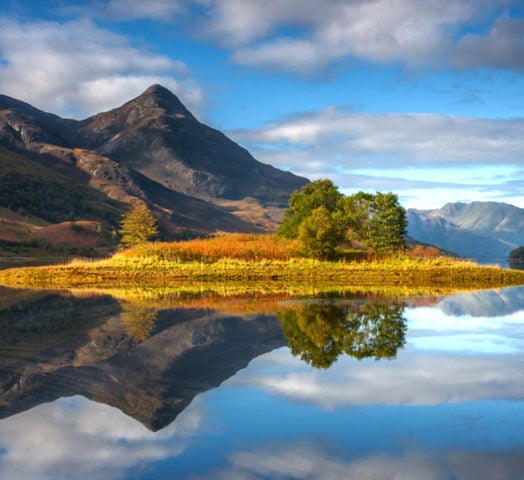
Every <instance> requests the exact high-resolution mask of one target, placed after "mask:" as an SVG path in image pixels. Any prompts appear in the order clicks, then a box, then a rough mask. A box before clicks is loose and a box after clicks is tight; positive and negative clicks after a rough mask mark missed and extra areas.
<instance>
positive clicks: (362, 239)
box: [344, 192, 408, 254]
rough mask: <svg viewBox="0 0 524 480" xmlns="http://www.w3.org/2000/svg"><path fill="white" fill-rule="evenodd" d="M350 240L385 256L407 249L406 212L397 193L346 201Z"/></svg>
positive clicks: (352, 196)
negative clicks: (391, 252)
mask: <svg viewBox="0 0 524 480" xmlns="http://www.w3.org/2000/svg"><path fill="white" fill-rule="evenodd" d="M344 216H345V222H346V225H347V228H348V231H347V237H348V239H349V240H352V241H357V242H359V243H360V244H361V245H362V246H364V247H367V248H370V249H372V250H374V251H375V252H377V253H379V254H382V253H386V252H390V251H394V250H398V249H400V248H402V247H404V246H405V239H404V237H405V235H406V229H407V225H408V224H407V219H406V211H405V210H404V208H403V207H402V206H401V205H400V204H399V202H398V197H397V196H396V195H395V194H393V193H381V192H377V193H376V194H375V195H372V194H369V193H364V192H359V193H356V194H355V195H351V196H349V197H346V198H345V199H344Z"/></svg>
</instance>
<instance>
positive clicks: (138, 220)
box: [119, 203, 158, 247]
mask: <svg viewBox="0 0 524 480" xmlns="http://www.w3.org/2000/svg"><path fill="white" fill-rule="evenodd" d="M119 233H120V235H121V239H120V244H121V245H123V246H125V247H131V246H133V245H137V244H138V243H141V242H147V241H148V240H153V239H154V238H156V236H157V235H158V227H157V224H156V220H155V217H154V216H153V213H152V212H151V210H149V208H148V207H147V205H146V204H144V203H135V204H133V205H132V207H131V209H130V210H129V211H128V212H127V213H126V214H125V215H124V216H123V217H122V222H121V228H120V232H119Z"/></svg>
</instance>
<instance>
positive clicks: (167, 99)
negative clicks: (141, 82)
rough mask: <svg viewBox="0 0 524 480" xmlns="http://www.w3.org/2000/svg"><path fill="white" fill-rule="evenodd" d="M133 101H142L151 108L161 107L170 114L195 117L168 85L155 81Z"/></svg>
mask: <svg viewBox="0 0 524 480" xmlns="http://www.w3.org/2000/svg"><path fill="white" fill-rule="evenodd" d="M132 102H133V103H136V102H140V103H143V104H144V106H146V107H149V108H160V109H162V110H165V112H166V113H168V114H170V115H175V116H176V117H179V118H180V117H185V118H191V119H193V118H194V117H193V115H192V113H191V112H190V111H189V110H188V109H187V108H186V107H185V106H184V104H183V103H182V102H181V101H180V100H179V98H178V97H177V96H176V95H175V94H174V93H173V92H171V91H170V90H168V89H167V88H166V87H163V86H162V85H159V84H158V83H155V84H153V85H151V86H150V87H149V88H147V90H145V91H144V93H142V94H141V95H140V96H138V97H137V98H135V99H134V100H132Z"/></svg>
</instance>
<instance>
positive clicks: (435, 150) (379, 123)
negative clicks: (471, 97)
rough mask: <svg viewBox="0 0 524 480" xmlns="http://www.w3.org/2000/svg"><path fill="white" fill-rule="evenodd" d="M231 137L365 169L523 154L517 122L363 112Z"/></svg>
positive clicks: (523, 123)
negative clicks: (310, 153)
mask: <svg viewBox="0 0 524 480" xmlns="http://www.w3.org/2000/svg"><path fill="white" fill-rule="evenodd" d="M231 134H232V135H234V136H235V137H236V138H238V139H240V140H242V141H244V142H247V143H253V144H254V145H258V146H262V147H265V148H267V150H269V149H270V148H271V149H272V150H276V151H278V147H280V148H283V147H287V148H290V149H300V150H301V151H304V150H305V149H312V150H313V151H314V152H313V153H314V154H315V156H316V157H317V158H318V153H323V154H324V155H322V156H321V157H320V158H324V159H326V158H330V157H332V155H333V154H335V153H336V154H337V155H339V156H340V155H341V154H340V152H344V157H345V159H346V160H348V159H350V160H351V166H352V167H366V166H367V167H369V162H370V160H371V161H372V162H373V164H374V165H375V166H376V167H378V166H406V165H409V166H413V164H414V163H416V164H417V165H442V164H451V165H457V164H458V163H462V164H470V163H471V164H472V163H474V164H476V165H477V164H479V163H487V164H499V165H508V164H510V165H519V164H520V162H521V159H522V157H523V156H524V144H523V143H522V141H521V139H522V137H523V135H524V120H522V119H516V120H484V119H476V118H470V117H459V116H449V115H438V114H363V113H353V112H345V111H342V110H340V109H335V108H328V109H324V110H320V111H316V112H311V113H304V114H301V115H297V116H295V117H292V118H290V119H288V120H284V121H282V122H279V123H275V124H272V125H269V126H267V127H265V128H262V129H259V130H252V131H237V132H231ZM319 150H321V151H319ZM326 154H327V155H326Z"/></svg>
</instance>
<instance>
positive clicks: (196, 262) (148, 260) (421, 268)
mask: <svg viewBox="0 0 524 480" xmlns="http://www.w3.org/2000/svg"><path fill="white" fill-rule="evenodd" d="M346 258H348V257H346ZM199 282H200V283H206V284H208V285H209V284H214V285H235V288H237V291H238V289H240V290H242V288H249V286H253V285H257V288H260V287H261V286H262V285H263V288H265V289H266V290H271V291H275V290H277V291H278V290H279V289H285V288H290V287H292V286H297V287H299V288H309V287H313V288H320V289H324V288H329V287H334V286H336V287H351V286H361V287H378V288H384V287H393V286H395V287H406V288H417V287H431V288H434V289H438V288H445V287H450V288H459V289H461V288H496V287H502V286H510V285H524V271H517V270H508V269H502V268H499V267H487V266H479V265H477V264H475V263H473V262H469V261H465V260H456V259H452V258H447V257H436V258H417V257H413V256H409V255H397V256H391V257H389V258H385V259H381V260H375V261H370V260H358V261H357V260H351V261H350V260H347V259H346V260H341V261H337V262H327V261H318V260H312V259H308V258H304V257H303V256H302V253H301V248H300V243H299V242H297V241H294V240H285V239H278V238H276V237H274V236H271V235H243V234H230V235H224V236H218V237H215V238H211V239H206V240H192V241H186V242H176V243H175V242H172V243H167V242H157V243H148V244H143V245H139V246H137V247H134V248H131V249H128V250H124V251H121V252H118V253H117V254H115V255H114V256H113V257H111V258H109V259H107V260H101V261H79V260H76V261H73V262H71V263H69V264H67V265H61V266H47V267H33V268H19V269H10V270H4V271H0V284H3V285H11V286H23V287H41V288H45V287H53V288H109V289H112V288H127V287H133V286H137V287H151V288H163V287H170V286H175V285H188V284H193V285H194V284H196V283H199Z"/></svg>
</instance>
